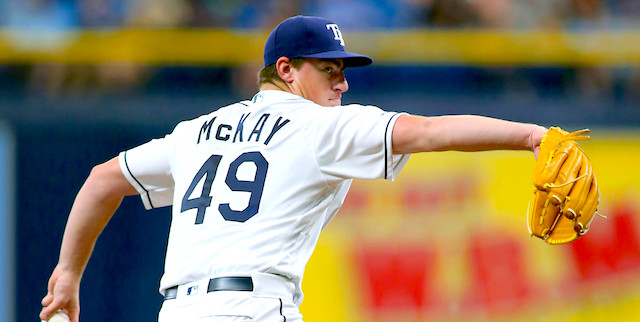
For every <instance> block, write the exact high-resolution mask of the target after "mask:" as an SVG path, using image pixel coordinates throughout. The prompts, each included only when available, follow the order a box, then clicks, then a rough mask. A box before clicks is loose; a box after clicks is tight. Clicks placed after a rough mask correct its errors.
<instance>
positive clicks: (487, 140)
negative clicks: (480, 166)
mask: <svg viewBox="0 0 640 322" xmlns="http://www.w3.org/2000/svg"><path fill="white" fill-rule="evenodd" d="M546 132H547V129H546V128H544V127H542V126H539V125H535V124H526V123H518V122H510V121H505V120H500V119H495V118H489V117H483V116H476V115H449V116H436V117H424V116H416V115H407V114H404V115H400V116H399V117H398V120H397V121H396V123H395V126H394V128H393V138H392V140H393V143H392V144H393V153H395V154H406V153H417V152H430V151H487V150H530V151H533V152H534V154H535V155H536V156H537V151H538V148H539V146H540V141H541V139H542V136H543V135H544V134H545V133H546Z"/></svg>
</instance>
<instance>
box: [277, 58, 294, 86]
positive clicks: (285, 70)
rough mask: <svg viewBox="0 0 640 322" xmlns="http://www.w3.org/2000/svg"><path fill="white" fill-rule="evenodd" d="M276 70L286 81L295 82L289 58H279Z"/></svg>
mask: <svg viewBox="0 0 640 322" xmlns="http://www.w3.org/2000/svg"><path fill="white" fill-rule="evenodd" d="M276 71H277V72H278V76H280V78H281V79H282V80H283V81H284V82H285V83H291V82H293V73H292V72H293V66H292V65H291V61H290V60H289V58H287V57H284V56H282V57H280V58H278V60H277V61H276Z"/></svg>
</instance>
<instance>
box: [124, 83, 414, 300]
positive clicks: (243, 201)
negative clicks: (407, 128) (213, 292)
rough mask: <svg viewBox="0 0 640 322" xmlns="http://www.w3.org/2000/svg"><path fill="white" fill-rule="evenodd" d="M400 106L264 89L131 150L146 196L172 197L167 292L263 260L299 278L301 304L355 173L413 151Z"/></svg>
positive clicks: (163, 285)
mask: <svg viewBox="0 0 640 322" xmlns="http://www.w3.org/2000/svg"><path fill="white" fill-rule="evenodd" d="M398 116H399V114H398V113H392V112H385V111H383V110H381V109H379V108H377V107H374V106H362V105H348V106H337V107H326V106H320V105H317V104H315V103H313V102H311V101H309V100H306V99H304V98H302V97H299V96H297V95H294V94H290V93H287V92H283V91H276V90H269V91H261V92H259V93H258V94H256V95H255V96H254V98H253V99H252V100H251V101H242V102H239V103H236V104H233V105H230V106H227V107H223V108H220V109H218V110H217V111H214V112H212V113H210V114H208V115H203V116H201V117H199V118H196V119H193V120H189V121H184V122H181V123H179V124H178V125H177V126H176V128H175V129H174V131H173V132H172V133H171V134H168V135H167V136H165V137H164V138H161V139H156V140H152V141H150V142H148V143H146V144H143V145H141V146H138V147H136V148H133V149H131V150H129V151H126V152H122V153H121V154H120V155H119V160H120V166H121V168H122V171H123V173H124V174H125V176H126V177H127V178H128V180H129V181H130V182H131V184H132V185H133V186H134V187H136V189H137V190H138V192H140V195H141V197H142V201H143V202H144V205H145V207H146V208H147V209H151V208H158V207H164V206H168V205H173V210H172V220H171V229H170V234H169V241H168V246H167V254H166V261H165V271H164V275H163V277H162V280H161V282H160V292H161V293H163V294H164V290H166V289H167V288H170V287H173V286H176V285H180V284H184V283H188V282H191V281H195V280H200V279H203V278H208V277H216V276H248V275H250V273H251V272H262V273H272V274H278V275H282V276H285V277H287V278H289V279H290V280H292V281H293V282H294V283H295V285H296V288H297V291H296V294H294V298H293V300H294V301H295V302H296V304H298V305H300V303H301V301H302V291H301V283H302V276H303V273H304V269H305V265H306V263H307V261H308V260H309V258H310V257H311V254H312V252H313V250H314V248H315V245H316V243H317V241H318V238H319V235H320V232H321V230H322V229H323V228H324V227H325V226H326V225H327V223H328V222H329V221H330V220H331V218H332V217H333V216H334V215H335V214H336V212H337V211H338V209H339V208H340V206H341V205H342V203H343V201H344V198H345V196H346V194H347V191H348V189H349V186H350V184H351V180H352V178H361V179H377V178H384V179H388V180H393V179H394V178H395V176H396V175H397V174H398V172H399V171H400V170H401V169H402V167H403V166H404V165H405V163H406V162H407V161H408V159H409V155H393V154H392V150H391V132H392V129H393V126H394V123H395V121H396V120H397V117H398Z"/></svg>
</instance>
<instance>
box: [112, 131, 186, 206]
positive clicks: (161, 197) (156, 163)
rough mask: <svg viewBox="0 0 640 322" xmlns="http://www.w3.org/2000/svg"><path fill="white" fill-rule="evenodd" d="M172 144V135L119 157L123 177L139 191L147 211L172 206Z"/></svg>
mask: <svg viewBox="0 0 640 322" xmlns="http://www.w3.org/2000/svg"><path fill="white" fill-rule="evenodd" d="M169 142H170V135H168V136H166V137H164V138H161V139H154V140H151V141H149V142H147V143H145V144H142V145H140V146H138V147H135V148H133V149H130V150H128V151H124V152H121V153H120V155H119V156H118V159H119V162H120V168H121V169H122V173H124V175H125V177H126V178H127V179H128V180H129V183H131V185H132V186H134V187H135V188H136V190H138V192H139V193H140V198H141V199H142V202H143V204H144V207H145V208H146V209H147V210H148V209H153V208H160V207H165V206H170V205H171V204H173V191H174V181H173V177H172V173H171V162H170V156H169V152H170V151H171V148H170V144H169Z"/></svg>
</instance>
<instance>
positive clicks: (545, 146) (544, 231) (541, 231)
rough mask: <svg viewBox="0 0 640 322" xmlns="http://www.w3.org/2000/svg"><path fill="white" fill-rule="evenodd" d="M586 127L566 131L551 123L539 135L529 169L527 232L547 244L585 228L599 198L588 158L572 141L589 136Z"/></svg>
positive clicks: (573, 237) (574, 235)
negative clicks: (538, 147) (536, 151)
mask: <svg viewBox="0 0 640 322" xmlns="http://www.w3.org/2000/svg"><path fill="white" fill-rule="evenodd" d="M589 132H590V130H587V129H585V130H581V131H576V132H573V133H568V132H566V131H564V130H562V129H561V128H559V127H551V128H550V129H549V131H547V133H546V134H545V135H544V136H543V138H542V143H541V144H540V151H539V153H538V159H537V161H536V165H535V167H534V171H533V185H534V186H535V190H534V192H533V194H534V195H533V198H532V200H531V201H530V202H529V210H528V221H527V224H528V228H529V234H531V235H532V236H536V237H539V238H542V239H543V240H544V241H545V242H547V243H548V244H563V243H568V242H571V241H573V240H576V239H578V237H580V236H581V235H584V234H585V233H586V232H587V231H588V230H589V225H590V224H591V221H592V220H593V217H594V215H595V214H596V213H597V210H598V204H599V202H600V191H599V190H598V182H597V181H596V177H595V175H594V173H593V167H592V166H591V162H590V161H589V159H588V158H587V156H586V154H585V153H584V151H582V149H581V148H580V147H579V146H578V144H577V143H576V142H575V141H576V140H589V139H590V137H589V136H587V135H586V134H588V133H589Z"/></svg>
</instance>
